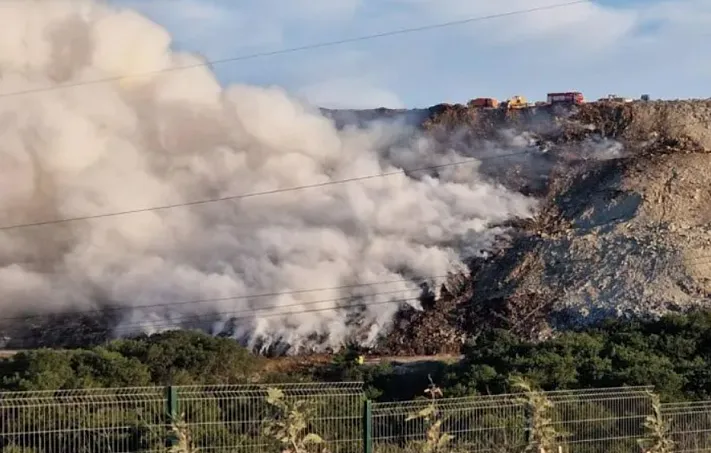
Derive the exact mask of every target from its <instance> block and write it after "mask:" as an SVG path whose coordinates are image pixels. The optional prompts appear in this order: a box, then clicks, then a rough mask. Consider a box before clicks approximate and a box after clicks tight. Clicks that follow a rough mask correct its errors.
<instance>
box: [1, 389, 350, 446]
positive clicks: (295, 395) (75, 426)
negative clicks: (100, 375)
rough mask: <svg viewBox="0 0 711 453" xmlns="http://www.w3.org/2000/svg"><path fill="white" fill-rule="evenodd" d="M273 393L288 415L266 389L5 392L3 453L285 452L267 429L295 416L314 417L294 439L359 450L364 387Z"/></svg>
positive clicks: (290, 390)
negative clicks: (310, 436)
mask: <svg viewBox="0 0 711 453" xmlns="http://www.w3.org/2000/svg"><path fill="white" fill-rule="evenodd" d="M273 387H276V388H279V389H280V390H281V391H282V392H283V398H282V399H281V401H283V402H284V403H285V406H284V408H286V410H280V409H279V408H278V407H276V406H275V405H273V404H269V403H268V402H267V389H268V388H269V386H263V385H246V386H214V387H203V386H200V387H169V388H163V387H154V388H127V389H88V390H71V391H43V392H7V393H0V452H2V453H10V452H12V453H20V452H21V453H80V452H81V453H84V452H87V453H88V452H92V453H93V452H96V453H99V452H101V453H105V452H112V453H129V452H130V453H133V452H141V453H150V452H167V451H169V447H170V446H177V447H180V448H181V450H180V451H181V452H183V451H185V452H187V451H190V452H192V451H194V450H197V451H200V452H220V453H222V452H224V453H228V452H230V453H232V452H239V451H250V452H270V453H271V452H275V451H281V450H280V445H279V442H278V441H276V440H274V439H273V438H274V436H270V437H268V436H266V435H265V423H267V422H268V421H269V420H272V421H273V422H275V423H280V422H281V423H284V420H285V418H286V417H290V416H291V417H294V410H296V412H298V411H301V412H303V413H308V414H309V416H308V417H304V419H305V425H304V426H303V428H302V429H300V430H299V432H298V433H297V434H296V436H295V437H296V439H297V440H299V439H302V438H303V436H304V435H306V434H308V433H313V434H317V435H319V436H320V437H321V438H323V440H324V443H323V446H326V447H327V448H328V450H329V451H331V452H334V453H341V452H351V451H353V452H355V451H360V450H361V445H362V441H361V433H362V427H361V426H362V418H361V413H362V411H361V407H362V401H363V391H362V384H361V383H337V384H287V385H275V386H273ZM287 423H289V422H287ZM292 425H293V424H292Z"/></svg>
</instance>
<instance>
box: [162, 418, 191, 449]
mask: <svg viewBox="0 0 711 453" xmlns="http://www.w3.org/2000/svg"><path fill="white" fill-rule="evenodd" d="M168 435H169V436H170V438H172V439H173V441H174V443H173V445H172V446H171V447H170V449H169V450H168V452H169V453H198V449H197V448H195V446H194V445H193V441H192V436H191V435H190V428H189V426H188V424H187V423H186V422H185V418H184V416H180V417H176V418H175V419H174V420H172V421H171V423H170V429H169V431H168Z"/></svg>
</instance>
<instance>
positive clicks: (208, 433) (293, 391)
mask: <svg viewBox="0 0 711 453" xmlns="http://www.w3.org/2000/svg"><path fill="white" fill-rule="evenodd" d="M278 388H279V389H280V390H281V391H282V392H283V395H284V397H283V400H282V401H284V402H285V403H286V404H287V406H284V407H285V408H287V409H286V410H281V409H279V407H276V406H275V405H273V404H270V403H269V402H268V401H267V397H268V393H267V389H268V386H263V385H250V386H232V387H225V386H216V387H180V388H179V389H178V395H177V401H178V408H177V410H178V411H179V413H180V414H181V416H182V417H184V421H185V423H186V425H187V430H189V434H190V437H191V438H192V441H193V446H194V447H195V448H198V449H199V451H200V452H219V453H223V452H224V453H232V452H242V451H244V452H247V451H249V452H270V453H271V452H279V451H282V449H283V448H281V446H280V444H279V442H278V441H276V440H275V439H274V436H268V435H266V432H265V428H266V427H267V426H268V423H269V421H270V420H272V421H275V422H280V421H283V420H284V418H285V416H286V417H288V416H289V415H290V413H291V411H292V410H295V411H297V412H298V413H301V414H302V415H304V420H305V421H304V427H303V428H302V429H301V430H300V432H299V433H298V434H297V435H296V436H294V438H295V439H296V440H297V442H298V441H300V440H303V438H304V436H306V435H307V434H315V435H318V436H319V437H320V438H321V439H322V440H323V443H322V444H321V445H320V447H322V448H323V447H326V448H327V450H328V451H329V452H333V453H346V452H360V451H362V447H361V444H362V439H361V437H362V430H363V428H362V407H363V401H364V398H363V390H362V384H361V383H336V384H318V383H315V384H288V385H279V386H278ZM294 415H295V414H293V413H291V416H294ZM297 416H298V415H297ZM292 424H293V425H295V424H296V423H294V422H292ZM289 447H292V446H291V445H289Z"/></svg>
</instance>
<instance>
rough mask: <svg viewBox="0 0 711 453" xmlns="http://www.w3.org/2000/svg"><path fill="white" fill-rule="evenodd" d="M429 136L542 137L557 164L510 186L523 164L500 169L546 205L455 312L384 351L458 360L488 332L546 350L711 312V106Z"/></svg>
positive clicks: (666, 105) (466, 112)
mask: <svg viewBox="0 0 711 453" xmlns="http://www.w3.org/2000/svg"><path fill="white" fill-rule="evenodd" d="M424 126H425V127H426V128H428V129H429V130H431V131H432V133H433V134H434V135H435V136H438V137H441V138H442V139H446V137H447V135H448V134H450V136H451V134H457V135H458V141H459V142H460V143H464V144H466V146H470V147H474V148H476V147H477V146H478V147H481V146H482V143H487V142H491V141H501V130H502V129H513V130H515V131H516V133H517V134H519V135H521V134H527V136H528V137H533V141H534V142H535V143H536V147H537V148H538V153H537V152H536V150H533V151H532V153H531V155H532V156H540V155H541V154H544V155H545V162H546V164H547V165H545V166H541V165H540V161H537V160H536V159H538V158H537V157H532V158H531V160H529V161H527V162H526V164H527V165H529V167H536V168H539V169H540V168H541V167H544V169H545V171H542V172H541V171H539V172H538V173H536V174H535V175H534V174H532V173H531V174H528V175H525V174H524V175H521V172H520V171H511V168H509V169H508V171H509V172H510V173H512V174H510V175H508V176H507V175H506V171H507V169H506V167H507V165H508V164H510V165H508V166H509V167H511V166H515V165H516V163H514V162H508V163H506V164H504V163H503V162H501V160H499V162H498V169H499V170H498V175H497V176H498V177H502V175H503V178H504V180H505V183H506V184H508V185H509V186H511V187H512V188H515V189H517V190H521V189H523V188H526V187H528V188H529V189H530V188H535V190H534V191H533V192H534V193H535V194H537V195H540V196H541V197H542V205H541V209H540V213H539V215H538V216H537V217H536V218H535V220H534V221H533V222H529V223H528V224H525V225H524V224H522V225H519V228H517V229H516V230H515V233H514V235H513V238H512V240H511V241H510V242H509V244H507V246H506V247H505V248H503V249H502V250H501V251H500V252H499V253H498V254H497V255H496V256H495V257H493V258H491V259H489V260H487V261H485V262H478V263H474V269H473V272H472V276H471V278H470V279H468V281H467V284H466V287H465V288H464V289H462V290H461V293H460V294H459V295H458V296H457V297H455V298H454V299H455V300H454V302H452V301H449V302H447V303H446V304H444V305H440V306H439V308H438V309H435V310H432V311H431V312H429V313H427V312H425V313H411V314H410V316H411V321H412V322H410V323H407V322H400V324H398V325H397V326H396V331H395V332H394V333H393V334H392V335H391V336H390V337H389V338H388V339H387V340H386V341H384V347H386V348H396V349H397V348H401V349H402V351H403V352H408V353H434V352H435V351H438V350H441V351H451V350H452V349H453V348H456V347H457V344H461V341H462V340H463V338H464V337H465V336H466V335H467V334H468V335H475V334H476V332H477V331H479V330H480V329H481V327H482V326H485V325H486V326H488V325H496V326H500V327H504V328H508V329H512V330H514V331H515V332H517V333H519V334H521V335H524V336H526V337H531V338H540V337H543V336H547V335H550V334H551V332H552V331H554V330H555V329H561V328H567V327H572V326H578V325H581V324H585V323H591V322H595V321H598V320H600V319H602V318H604V317H606V316H656V315H659V314H661V313H663V312H665V311H668V310H684V309H688V308H690V307H695V306H703V305H709V303H710V302H711V298H710V294H711V185H710V184H709V180H710V179H711V102H709V101H667V102H649V103H643V102H636V103H631V104H602V103H600V104H598V103H595V104H588V105H585V106H583V107H582V108H579V109H576V110H575V111H573V112H551V111H550V109H538V110H535V109H531V110H530V111H528V112H524V113H517V114H515V115H514V116H510V117H507V116H506V115H504V114H503V113H502V112H477V111H473V110H470V109H467V108H466V107H462V106H445V107H440V108H439V111H438V112H437V113H435V114H434V115H433V116H432V117H430V118H429V119H428V120H427V121H426V122H425V124H424ZM503 160H505V159H503ZM424 332H434V333H427V334H426V335H422V334H421V333H424ZM421 337H427V338H421ZM442 339H444V341H442Z"/></svg>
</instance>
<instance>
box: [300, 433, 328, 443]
mask: <svg viewBox="0 0 711 453" xmlns="http://www.w3.org/2000/svg"><path fill="white" fill-rule="evenodd" d="M302 442H303V443H304V444H305V445H308V444H322V443H323V439H322V438H321V436H319V435H318V434H314V433H309V434H307V435H305V436H304V439H303V441H302Z"/></svg>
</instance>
